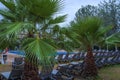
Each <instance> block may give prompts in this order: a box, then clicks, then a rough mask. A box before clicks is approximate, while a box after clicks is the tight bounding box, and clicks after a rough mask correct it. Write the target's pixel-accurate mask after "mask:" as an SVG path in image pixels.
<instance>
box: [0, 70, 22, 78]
mask: <svg viewBox="0 0 120 80" xmlns="http://www.w3.org/2000/svg"><path fill="white" fill-rule="evenodd" d="M22 73H23V70H21V69H13V70H12V71H10V72H3V73H1V76H2V80H4V79H5V80H17V79H20V80H22Z"/></svg>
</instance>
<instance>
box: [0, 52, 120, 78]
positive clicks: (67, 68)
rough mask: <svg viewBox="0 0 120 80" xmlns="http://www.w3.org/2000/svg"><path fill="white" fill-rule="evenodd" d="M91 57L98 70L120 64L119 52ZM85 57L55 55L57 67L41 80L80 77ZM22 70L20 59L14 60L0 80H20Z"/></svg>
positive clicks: (82, 53) (103, 53)
mask: <svg viewBox="0 0 120 80" xmlns="http://www.w3.org/2000/svg"><path fill="white" fill-rule="evenodd" d="M93 55H94V59H95V64H96V66H97V67H98V68H101V67H103V66H106V65H113V64H118V63H120V51H106V50H101V51H100V50H94V51H93ZM85 56H86V52H79V53H75V54H66V55H63V54H61V55H57V56H56V57H55V60H56V61H58V62H59V63H60V64H59V65H58V67H57V69H53V71H52V72H51V74H48V75H46V76H44V77H43V78H42V80H74V78H75V77H79V76H81V75H82V71H83V70H84V58H85ZM66 62H67V63H66ZM61 63H65V64H61ZM23 68H24V62H22V58H19V59H15V60H14V62H13V63H12V71H10V72H3V73H1V75H2V80H4V79H6V80H9V79H12V80H16V79H21V78H22V72H23Z"/></svg>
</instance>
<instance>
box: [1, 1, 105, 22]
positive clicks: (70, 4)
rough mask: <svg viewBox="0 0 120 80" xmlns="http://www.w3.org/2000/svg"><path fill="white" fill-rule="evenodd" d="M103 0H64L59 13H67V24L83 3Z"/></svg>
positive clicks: (93, 3)
mask: <svg viewBox="0 0 120 80" xmlns="http://www.w3.org/2000/svg"><path fill="white" fill-rule="evenodd" d="M100 1H103V0H64V9H63V10H62V11H61V14H68V16H67V19H66V22H65V23H66V24H68V23H69V22H70V21H71V20H73V19H74V15H75V13H76V11H77V10H78V9H79V8H80V7H81V6H82V5H83V6H85V5H88V4H90V5H95V6H97V5H98V3H100ZM3 7H4V6H2V4H1V3H0V8H3Z"/></svg>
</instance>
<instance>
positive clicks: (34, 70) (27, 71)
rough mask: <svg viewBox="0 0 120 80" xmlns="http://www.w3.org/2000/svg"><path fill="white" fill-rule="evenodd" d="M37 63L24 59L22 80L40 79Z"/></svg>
mask: <svg viewBox="0 0 120 80" xmlns="http://www.w3.org/2000/svg"><path fill="white" fill-rule="evenodd" d="M38 71H39V69H38V65H35V64H32V63H31V62H29V61H28V60H25V66H24V72H23V74H24V76H23V80H40V78H39V72H38Z"/></svg>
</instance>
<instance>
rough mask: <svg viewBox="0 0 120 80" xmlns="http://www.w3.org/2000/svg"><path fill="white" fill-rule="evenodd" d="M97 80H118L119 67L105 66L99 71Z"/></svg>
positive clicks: (119, 79) (119, 77)
mask: <svg viewBox="0 0 120 80" xmlns="http://www.w3.org/2000/svg"><path fill="white" fill-rule="evenodd" d="M99 77H100V78H99V79H98V80H120V65H114V66H107V67H104V68H102V69H100V70H99Z"/></svg>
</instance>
